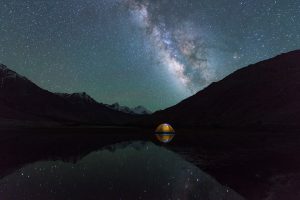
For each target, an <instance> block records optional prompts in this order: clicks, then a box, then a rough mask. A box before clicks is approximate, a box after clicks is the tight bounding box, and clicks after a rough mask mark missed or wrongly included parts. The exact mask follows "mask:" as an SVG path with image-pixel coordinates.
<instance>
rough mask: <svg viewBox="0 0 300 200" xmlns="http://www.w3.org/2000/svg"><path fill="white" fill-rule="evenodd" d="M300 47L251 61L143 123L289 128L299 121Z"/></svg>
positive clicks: (178, 125) (296, 124) (182, 125)
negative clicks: (299, 48) (249, 63)
mask: <svg viewBox="0 0 300 200" xmlns="http://www.w3.org/2000/svg"><path fill="white" fill-rule="evenodd" d="M299 58H300V50H296V51H291V52H288V53H284V54H281V55H278V56H275V57H273V58H270V59H267V60H264V61H260V62H258V63H256V64H251V65H248V66H247V67H244V68H241V69H238V70H236V71H235V72H233V73H232V74H230V75H228V76H226V77H225V78H223V79H222V80H220V81H218V82H215V83H212V84H210V85H209V86H208V87H206V88H205V89H203V90H201V91H199V92H197V93H196V94H195V95H193V96H191V97H189V98H187V99H184V100H183V101H181V102H180V103H178V104H176V105H174V106H171V107H169V108H166V109H164V110H162V111H158V112H155V113H154V114H153V115H152V116H151V117H148V118H147V119H145V121H144V122H143V124H147V121H149V123H148V125H154V124H158V123H161V122H169V123H172V124H174V125H175V127H176V126H177V127H215V128H218V127H219V128H225V127H226V128H230V127H244V128H245V127H256V128H258V127H260V128H267V127H281V128H284V127H289V128H296V127H297V128H298V127H299V125H298V122H299V121H300V103H299V102H300V94H299V92H298V91H300V79H299V77H300V59H299Z"/></svg>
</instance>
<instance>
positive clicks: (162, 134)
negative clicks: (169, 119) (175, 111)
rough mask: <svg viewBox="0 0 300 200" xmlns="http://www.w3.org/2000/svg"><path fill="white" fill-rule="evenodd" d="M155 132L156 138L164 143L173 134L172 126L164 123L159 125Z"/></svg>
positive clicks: (168, 140)
mask: <svg viewBox="0 0 300 200" xmlns="http://www.w3.org/2000/svg"><path fill="white" fill-rule="evenodd" d="M155 132H156V137H157V139H158V140H159V141H161V142H164V143H168V142H170V141H171V140H172V139H173V137H174V135H175V131H174V129H173V128H172V126H171V125H169V124H166V123H165V124H161V125H159V126H158V127H157V128H156V130H155Z"/></svg>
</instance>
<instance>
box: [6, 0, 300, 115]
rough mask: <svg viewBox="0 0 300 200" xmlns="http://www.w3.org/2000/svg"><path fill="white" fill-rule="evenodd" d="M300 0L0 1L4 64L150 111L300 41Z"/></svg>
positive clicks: (53, 86)
mask: <svg viewBox="0 0 300 200" xmlns="http://www.w3.org/2000/svg"><path fill="white" fill-rule="evenodd" d="M299 19H300V1H299V0H281V1H280V0H265V1H261V0H230V1H228V0H215V1H212V0H76V1H75V0H64V1H61V0H51V1H50V0H49V1H48V0H1V4H0V63H2V64H5V65H7V66H8V67H9V68H11V69H12V70H14V71H16V72H18V73H20V74H22V75H24V76H26V77H27V78H28V79H30V80H31V81H33V82H34V83H36V84H37V85H39V86H40V87H42V88H44V89H47V90H49V91H52V92H67V93H72V92H86V93H87V94H89V95H90V96H91V97H93V98H94V99H95V100H97V101H99V102H103V103H108V104H112V103H115V102H118V103H119V104H122V105H127V106H129V107H135V106H138V105H143V106H145V107H147V108H149V109H150V110H153V111H154V110H158V109H164V108H167V107H169V106H172V105H174V104H176V103H178V102H180V101H182V100H183V99H185V98H187V97H189V96H191V95H193V94H194V93H196V92H198V91H200V90H201V89H203V88H205V87H206V86H207V85H209V84H210V83H211V82H214V81H218V80H220V79H222V78H224V77H225V76H227V75H229V74H230V73H232V72H234V71H235V70H237V69H239V68H241V67H245V66H247V65H249V64H253V63H256V62H259V61H261V60H264V59H268V58H271V57H273V56H276V55H278V54H281V53H284V52H288V51H292V50H295V49H300V23H299Z"/></svg>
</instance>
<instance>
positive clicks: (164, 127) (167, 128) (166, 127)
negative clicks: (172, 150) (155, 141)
mask: <svg viewBox="0 0 300 200" xmlns="http://www.w3.org/2000/svg"><path fill="white" fill-rule="evenodd" d="M155 132H156V133H175V131H174V129H173V128H172V126H171V125H170V124H166V123H165V124H161V125H159V126H158V127H157V128H156V130H155Z"/></svg>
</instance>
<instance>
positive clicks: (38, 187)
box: [0, 142, 242, 200]
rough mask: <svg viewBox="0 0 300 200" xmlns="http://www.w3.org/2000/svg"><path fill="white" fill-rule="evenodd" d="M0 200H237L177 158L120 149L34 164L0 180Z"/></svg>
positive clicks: (132, 147)
mask: <svg viewBox="0 0 300 200" xmlns="http://www.w3.org/2000/svg"><path fill="white" fill-rule="evenodd" d="M0 199H5V200H16V199H18V200H19V199H30V200H41V199H43V200H48V199H56V200H57V199H64V200H66V199H72V200H73V199H206V200H209V199H218V200H219V199H220V200H221V199H242V198H241V197H240V196H239V195H238V194H237V193H235V192H234V191H232V190H231V189H229V188H227V187H225V186H222V185H220V184H219V183H218V182H217V181H216V180H214V179H213V178H212V177H210V176H209V175H207V174H205V173H204V172H202V171H201V170H200V169H198V168H197V167H196V166H194V165H193V164H191V163H189V162H187V161H185V160H183V159H182V158H181V157H180V156H179V155H177V154H175V153H174V152H171V151H169V150H167V149H166V148H164V147H160V146H157V145H155V144H153V143H150V142H146V143H145V142H133V143H120V144H117V145H113V146H110V147H109V148H106V149H103V150H100V151H96V152H93V153H90V154H89V155H87V156H85V157H84V158H83V159H81V160H80V161H78V162H77V163H66V162H63V161H40V162H36V163H33V164H29V165H27V166H25V167H23V168H21V169H19V170H17V171H15V172H14V173H13V174H11V175H8V176H6V177H4V178H3V179H2V180H0Z"/></svg>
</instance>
